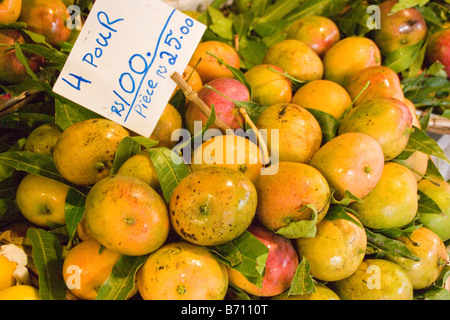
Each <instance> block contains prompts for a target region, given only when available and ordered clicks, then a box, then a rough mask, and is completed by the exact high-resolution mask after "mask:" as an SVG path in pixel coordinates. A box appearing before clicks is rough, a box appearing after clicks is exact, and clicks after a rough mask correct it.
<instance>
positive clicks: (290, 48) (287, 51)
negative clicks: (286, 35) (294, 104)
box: [262, 39, 323, 81]
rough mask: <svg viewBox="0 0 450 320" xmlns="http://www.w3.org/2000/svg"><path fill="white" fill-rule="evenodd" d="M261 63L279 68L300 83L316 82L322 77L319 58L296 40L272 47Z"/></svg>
mask: <svg viewBox="0 0 450 320" xmlns="http://www.w3.org/2000/svg"><path fill="white" fill-rule="evenodd" d="M262 63H263V64H273V65H276V66H279V67H280V68H282V69H284V70H285V71H286V72H287V73H288V74H289V75H290V76H292V77H294V78H295V79H297V80H300V81H312V80H318V79H322V76H323V63H322V60H321V59H320V57H319V56H318V55H317V54H316V53H315V52H314V51H313V50H312V49H311V48H309V47H308V46H307V45H306V44H305V43H303V42H302V41H299V40H296V39H286V40H283V41H280V42H278V43H275V44H274V45H272V46H271V47H270V48H269V49H268V50H267V51H266V53H265V55H264V58H263V61H262Z"/></svg>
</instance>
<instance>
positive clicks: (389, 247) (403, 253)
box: [365, 229, 420, 261]
mask: <svg viewBox="0 0 450 320" xmlns="http://www.w3.org/2000/svg"><path fill="white" fill-rule="evenodd" d="M365 230H366V235H367V244H368V245H371V246H372V247H375V248H377V249H379V250H380V251H381V252H384V253H386V254H388V255H390V256H393V257H403V258H407V259H412V260H414V261H419V260H420V259H419V258H418V257H416V256H415V255H413V254H412V253H411V251H409V249H408V247H407V246H406V245H405V244H403V243H402V242H400V241H398V240H394V239H390V238H388V237H386V236H384V235H382V234H380V233H375V232H372V231H370V230H368V229H365Z"/></svg>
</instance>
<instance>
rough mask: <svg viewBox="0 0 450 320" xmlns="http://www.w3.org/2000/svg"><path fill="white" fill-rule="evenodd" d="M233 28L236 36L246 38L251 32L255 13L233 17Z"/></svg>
mask: <svg viewBox="0 0 450 320" xmlns="http://www.w3.org/2000/svg"><path fill="white" fill-rule="evenodd" d="M232 19H233V26H234V30H235V32H236V35H237V36H239V38H242V37H245V36H246V35H247V33H248V32H249V30H250V26H251V25H252V23H253V19H254V13H253V11H247V12H245V13H243V14H238V15H234V16H232Z"/></svg>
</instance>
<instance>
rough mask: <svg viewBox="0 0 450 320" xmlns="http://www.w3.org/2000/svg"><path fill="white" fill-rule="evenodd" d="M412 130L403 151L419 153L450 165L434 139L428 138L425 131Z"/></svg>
mask: <svg viewBox="0 0 450 320" xmlns="http://www.w3.org/2000/svg"><path fill="white" fill-rule="evenodd" d="M413 128H414V131H413V132H411V134H410V135H409V140H408V144H407V145H406V148H405V151H420V152H423V153H425V154H428V155H431V156H434V157H436V158H439V159H442V160H445V161H447V162H448V163H450V160H449V159H448V158H447V156H446V155H445V152H444V151H443V150H442V148H441V147H440V146H439V144H438V143H437V142H436V141H435V140H434V139H432V138H431V137H430V136H428V135H427V133H426V132H425V131H423V130H421V129H419V128H417V127H413Z"/></svg>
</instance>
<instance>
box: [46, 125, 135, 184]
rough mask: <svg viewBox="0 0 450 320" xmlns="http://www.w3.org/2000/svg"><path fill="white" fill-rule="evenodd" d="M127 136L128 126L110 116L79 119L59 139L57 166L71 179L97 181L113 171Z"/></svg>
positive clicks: (75, 180) (82, 181)
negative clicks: (123, 125) (79, 120)
mask: <svg viewBox="0 0 450 320" xmlns="http://www.w3.org/2000/svg"><path fill="white" fill-rule="evenodd" d="M127 136H129V132H128V131H127V130H126V129H125V128H123V127H122V126H121V125H119V124H116V123H115V122H113V121H110V120H107V119H89V120H84V121H81V122H78V123H75V124H73V125H71V126H70V127H68V128H67V129H65V130H64V131H63V132H62V134H61V136H60V137H59V139H58V141H57V142H56V145H55V149H54V151H53V158H54V160H55V165H56V169H57V170H58V172H59V173H60V174H61V175H62V176H63V177H64V178H65V179H66V180H68V181H69V182H72V183H74V184H76V185H81V186H88V185H93V184H95V183H97V182H98V181H100V180H101V179H103V178H105V177H107V176H108V175H109V173H110V171H111V167H112V164H113V162H114V157H115V154H116V151H117V147H118V145H119V143H120V141H122V139H123V138H125V137H127Z"/></svg>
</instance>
